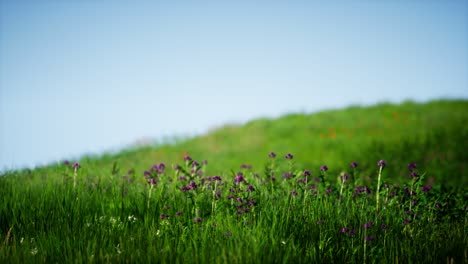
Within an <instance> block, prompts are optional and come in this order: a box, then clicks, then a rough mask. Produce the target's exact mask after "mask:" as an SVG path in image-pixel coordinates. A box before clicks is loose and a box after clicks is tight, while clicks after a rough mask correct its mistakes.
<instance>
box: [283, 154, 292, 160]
mask: <svg viewBox="0 0 468 264" xmlns="http://www.w3.org/2000/svg"><path fill="white" fill-rule="evenodd" d="M284 157H285V158H286V159H289V160H292V159H293V158H294V156H293V154H291V153H288V154H286V156H284Z"/></svg>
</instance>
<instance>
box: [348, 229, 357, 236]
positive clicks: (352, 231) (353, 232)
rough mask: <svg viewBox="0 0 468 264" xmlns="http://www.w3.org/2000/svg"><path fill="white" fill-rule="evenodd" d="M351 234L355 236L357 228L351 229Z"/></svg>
mask: <svg viewBox="0 0 468 264" xmlns="http://www.w3.org/2000/svg"><path fill="white" fill-rule="evenodd" d="M349 234H350V235H352V236H354V235H356V234H357V232H356V230H354V229H351V230H349Z"/></svg>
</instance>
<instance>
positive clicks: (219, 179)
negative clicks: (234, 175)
mask: <svg viewBox="0 0 468 264" xmlns="http://www.w3.org/2000/svg"><path fill="white" fill-rule="evenodd" d="M211 180H212V181H222V180H223V179H221V176H213V177H211Z"/></svg>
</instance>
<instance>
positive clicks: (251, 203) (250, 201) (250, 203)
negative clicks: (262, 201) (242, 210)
mask: <svg viewBox="0 0 468 264" xmlns="http://www.w3.org/2000/svg"><path fill="white" fill-rule="evenodd" d="M248 205H249V206H256V205H257V202H256V201H255V200H253V199H251V200H249V203H248Z"/></svg>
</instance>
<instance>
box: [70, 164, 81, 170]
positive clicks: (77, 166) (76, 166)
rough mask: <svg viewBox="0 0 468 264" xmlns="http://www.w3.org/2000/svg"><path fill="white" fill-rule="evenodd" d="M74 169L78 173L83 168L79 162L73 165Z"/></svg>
mask: <svg viewBox="0 0 468 264" xmlns="http://www.w3.org/2000/svg"><path fill="white" fill-rule="evenodd" d="M72 168H73V169H74V170H75V171H76V170H78V169H79V168H81V166H80V164H79V163H78V162H75V163H73V165H72Z"/></svg>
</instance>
